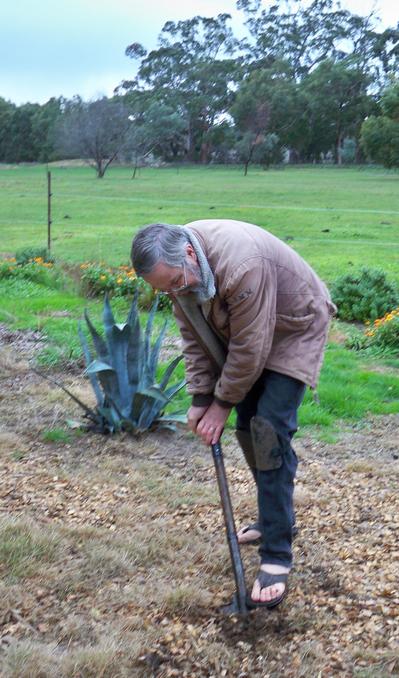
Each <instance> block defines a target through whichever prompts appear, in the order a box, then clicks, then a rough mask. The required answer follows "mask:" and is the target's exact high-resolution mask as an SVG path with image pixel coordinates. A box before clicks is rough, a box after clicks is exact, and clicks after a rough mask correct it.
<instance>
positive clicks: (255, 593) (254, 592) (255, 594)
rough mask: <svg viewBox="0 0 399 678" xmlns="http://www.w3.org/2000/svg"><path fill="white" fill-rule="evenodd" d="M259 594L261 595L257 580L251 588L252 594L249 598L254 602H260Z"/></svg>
mask: <svg viewBox="0 0 399 678" xmlns="http://www.w3.org/2000/svg"><path fill="white" fill-rule="evenodd" d="M260 594H261V588H260V586H259V582H258V580H255V583H254V585H253V587H252V593H251V598H252V600H254V601H259V600H260Z"/></svg>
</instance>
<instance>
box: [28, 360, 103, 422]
mask: <svg viewBox="0 0 399 678" xmlns="http://www.w3.org/2000/svg"><path fill="white" fill-rule="evenodd" d="M32 370H33V371H34V372H35V373H36V374H38V375H39V377H42V378H43V379H47V381H50V382H51V383H53V384H55V385H56V386H58V387H59V388H61V389H62V390H63V391H64V392H65V393H67V394H68V395H69V397H70V398H72V400H74V401H75V403H77V404H78V405H79V406H80V407H81V408H82V410H84V411H85V413H86V417H88V419H91V420H92V421H94V422H95V423H96V424H97V423H98V416H97V414H96V412H95V410H92V409H91V408H90V407H88V406H87V405H85V403H84V402H82V401H81V400H80V399H79V398H78V397H77V396H75V395H74V394H73V393H72V392H71V391H70V390H69V389H68V388H67V387H66V386H64V385H63V384H61V382H59V381H57V379H53V378H52V377H49V376H48V375H47V374H42V372H39V371H38V370H35V368H34V367H32Z"/></svg>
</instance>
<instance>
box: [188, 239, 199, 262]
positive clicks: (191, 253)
mask: <svg viewBox="0 0 399 678" xmlns="http://www.w3.org/2000/svg"><path fill="white" fill-rule="evenodd" d="M186 252H187V256H188V258H189V259H191V261H194V262H195V263H197V261H198V259H197V255H196V253H195V250H194V247H193V246H192V244H191V243H188V244H187V245H186Z"/></svg>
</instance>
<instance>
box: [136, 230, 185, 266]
mask: <svg viewBox="0 0 399 678" xmlns="http://www.w3.org/2000/svg"><path fill="white" fill-rule="evenodd" d="M188 243H189V239H188V237H187V235H186V233H185V231H184V229H183V228H182V227H181V226H173V225H171V224H149V225H148V226H144V227H143V228H142V229H140V231H139V232H138V233H137V235H136V236H135V237H134V238H133V243H132V251H131V259H132V264H133V268H134V270H135V271H136V273H137V275H143V274H145V273H150V272H151V271H152V269H153V268H154V266H156V265H157V264H158V262H160V261H161V262H162V263H164V264H166V265H167V266H173V267H177V266H182V265H183V262H184V259H185V256H186V245H187V244H188Z"/></svg>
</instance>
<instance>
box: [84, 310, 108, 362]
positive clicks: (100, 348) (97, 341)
mask: <svg viewBox="0 0 399 678" xmlns="http://www.w3.org/2000/svg"><path fill="white" fill-rule="evenodd" d="M84 316H85V320H86V322H87V325H88V328H89V330H90V334H91V336H92V339H93V344H94V347H95V349H96V351H97V354H98V356H99V358H101V360H104V361H106V360H109V355H108V347H107V344H106V343H105V341H104V339H103V338H102V337H101V336H100V335H99V333H98V332H97V330H96V328H95V327H94V325H93V323H92V322H91V320H90V318H89V314H88V313H87V310H85V312H84Z"/></svg>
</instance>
